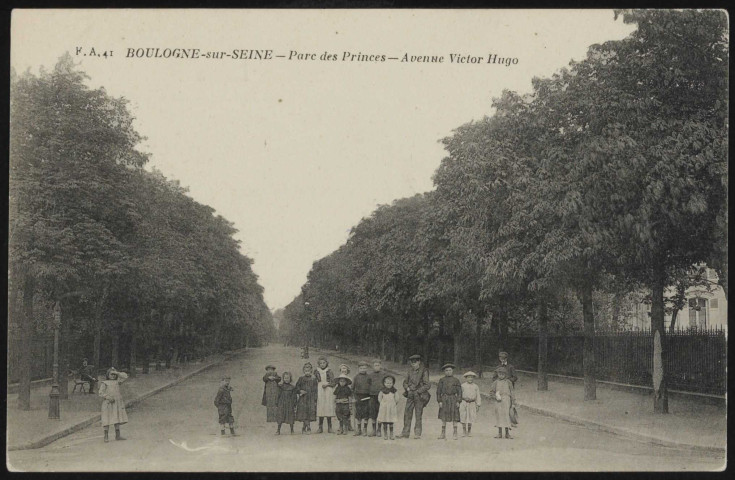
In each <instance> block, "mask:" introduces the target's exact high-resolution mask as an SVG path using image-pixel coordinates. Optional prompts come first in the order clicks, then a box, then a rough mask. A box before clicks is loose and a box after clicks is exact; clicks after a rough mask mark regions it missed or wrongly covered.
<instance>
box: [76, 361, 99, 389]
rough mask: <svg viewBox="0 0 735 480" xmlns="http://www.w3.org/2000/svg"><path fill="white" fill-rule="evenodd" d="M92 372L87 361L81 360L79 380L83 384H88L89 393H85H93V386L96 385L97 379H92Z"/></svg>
mask: <svg viewBox="0 0 735 480" xmlns="http://www.w3.org/2000/svg"><path fill="white" fill-rule="evenodd" d="M93 374H94V370H93V369H92V366H91V365H89V364H87V359H86V358H85V359H83V360H82V366H81V367H79V378H80V379H81V380H83V381H85V382H89V391H88V392H87V393H90V394H91V393H93V392H94V384H95V383H97V378H96V377H94V375H93Z"/></svg>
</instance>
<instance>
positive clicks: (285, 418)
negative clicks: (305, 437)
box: [276, 372, 297, 435]
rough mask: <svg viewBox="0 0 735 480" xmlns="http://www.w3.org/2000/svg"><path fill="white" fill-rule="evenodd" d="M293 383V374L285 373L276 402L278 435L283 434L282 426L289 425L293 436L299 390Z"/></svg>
mask: <svg viewBox="0 0 735 480" xmlns="http://www.w3.org/2000/svg"><path fill="white" fill-rule="evenodd" d="M292 381H293V377H292V376H291V372H283V383H281V384H280V385H278V400H277V401H276V421H277V422H278V430H276V435H280V434H281V424H283V423H287V424H288V425H289V426H290V427H291V435H293V424H294V421H295V420H296V396H297V390H296V387H295V386H294V385H292V384H291V382H292Z"/></svg>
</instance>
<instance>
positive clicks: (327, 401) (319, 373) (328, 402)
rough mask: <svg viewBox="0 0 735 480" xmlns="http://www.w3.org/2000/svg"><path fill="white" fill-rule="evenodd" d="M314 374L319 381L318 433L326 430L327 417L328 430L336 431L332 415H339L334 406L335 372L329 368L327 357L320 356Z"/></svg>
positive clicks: (317, 402)
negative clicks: (325, 420)
mask: <svg viewBox="0 0 735 480" xmlns="http://www.w3.org/2000/svg"><path fill="white" fill-rule="evenodd" d="M314 376H315V377H316V379H317V382H319V389H318V390H317V400H316V416H317V417H319V430H317V432H316V433H323V432H324V418H325V417H326V419H327V432H328V433H334V431H333V430H332V417H334V416H336V415H337V412H336V411H335V407H334V387H335V384H334V372H332V369H331V368H329V362H328V361H327V358H326V357H323V356H322V357H319V361H318V362H317V369H316V373H315V375H314Z"/></svg>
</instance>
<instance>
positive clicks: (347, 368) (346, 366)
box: [339, 363, 350, 373]
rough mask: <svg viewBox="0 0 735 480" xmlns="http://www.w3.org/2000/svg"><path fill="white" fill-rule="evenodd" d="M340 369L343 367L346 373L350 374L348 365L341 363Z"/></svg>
mask: <svg viewBox="0 0 735 480" xmlns="http://www.w3.org/2000/svg"><path fill="white" fill-rule="evenodd" d="M342 367H345V369H346V370H347V373H350V366H349V365H347V364H346V363H342V364H340V366H339V368H342Z"/></svg>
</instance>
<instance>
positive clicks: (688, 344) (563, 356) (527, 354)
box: [483, 329, 727, 395]
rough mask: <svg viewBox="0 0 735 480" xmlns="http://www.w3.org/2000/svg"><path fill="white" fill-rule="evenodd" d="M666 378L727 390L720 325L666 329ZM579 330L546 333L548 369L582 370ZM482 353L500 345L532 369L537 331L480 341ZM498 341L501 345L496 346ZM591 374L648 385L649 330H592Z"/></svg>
mask: <svg viewBox="0 0 735 480" xmlns="http://www.w3.org/2000/svg"><path fill="white" fill-rule="evenodd" d="M666 336H667V339H668V342H667V345H668V350H667V352H666V354H665V358H664V364H665V366H666V379H667V382H668V386H669V388H672V389H675V390H683V391H691V392H698V393H708V394H714V395H724V394H725V393H726V391H727V335H726V332H725V331H724V330H721V329H706V330H705V329H686V330H677V331H674V332H668V331H667V332H666ZM583 345H584V337H583V336H582V335H581V334H574V335H564V336H549V339H548V373H555V374H560V375H569V376H577V377H581V376H583V372H582V350H583ZM483 346H484V348H483V358H490V359H493V358H495V357H497V352H498V351H499V350H506V351H508V353H509V354H510V356H511V357H512V361H513V364H514V365H515V366H516V367H518V368H521V369H523V370H530V371H536V370H537V366H538V337H537V336H534V335H515V336H510V337H508V338H507V339H506V341H505V344H504V345H500V343H499V342H498V341H497V338H491V339H488V342H486V343H484V345H483ZM501 347H502V348H501ZM594 347H595V348H594V351H595V376H596V378H597V379H599V380H607V381H613V382H620V383H627V384H631V385H641V386H651V385H652V377H651V372H652V369H653V334H652V333H651V331H650V330H640V331H603V332H596V333H595V338H594Z"/></svg>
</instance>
